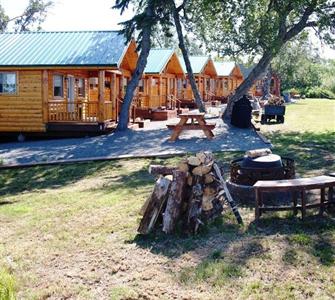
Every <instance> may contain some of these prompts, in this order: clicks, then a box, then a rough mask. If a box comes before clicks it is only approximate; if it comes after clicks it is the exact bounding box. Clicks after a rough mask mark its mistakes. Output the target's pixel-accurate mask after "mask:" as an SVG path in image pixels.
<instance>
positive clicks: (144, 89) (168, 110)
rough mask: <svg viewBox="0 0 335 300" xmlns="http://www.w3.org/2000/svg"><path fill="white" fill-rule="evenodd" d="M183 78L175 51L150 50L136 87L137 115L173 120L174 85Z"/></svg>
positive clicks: (175, 106) (175, 92)
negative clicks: (138, 107) (171, 118)
mask: <svg viewBox="0 0 335 300" xmlns="http://www.w3.org/2000/svg"><path fill="white" fill-rule="evenodd" d="M184 78H185V75H184V71H183V69H182V66H181V63H180V61H179V58H178V56H177V53H176V51H175V49H151V50H150V52H149V56H148V59H147V65H146V67H145V70H144V74H143V77H142V79H141V80H140V82H139V85H138V92H137V95H138V99H139V106H140V109H138V112H137V113H136V115H137V116H141V117H147V118H150V119H153V120H163V119H164V120H165V119H168V118H170V117H176V113H177V111H176V108H177V106H178V104H177V101H178V100H177V81H178V80H183V79H184ZM148 111H150V113H149V112H148ZM150 114H151V115H150Z"/></svg>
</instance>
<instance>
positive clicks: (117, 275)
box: [0, 100, 335, 300]
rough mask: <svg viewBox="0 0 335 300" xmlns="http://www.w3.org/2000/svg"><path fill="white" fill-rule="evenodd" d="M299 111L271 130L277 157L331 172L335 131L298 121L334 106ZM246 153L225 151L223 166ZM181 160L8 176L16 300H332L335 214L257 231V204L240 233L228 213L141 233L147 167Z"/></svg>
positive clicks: (0, 253) (2, 192)
mask: <svg viewBox="0 0 335 300" xmlns="http://www.w3.org/2000/svg"><path fill="white" fill-rule="evenodd" d="M301 103H302V104H304V105H302V104H297V105H291V106H289V107H288V111H287V118H286V124H285V125H270V126H262V132H263V133H264V134H265V135H266V136H267V137H269V138H271V140H272V142H273V144H274V146H275V150H274V152H275V153H279V154H280V155H286V156H290V157H293V158H294V159H295V161H296V167H297V172H298V173H299V174H300V175H306V176H307V175H312V174H325V173H327V172H329V171H334V168H335V166H334V153H335V148H334V139H335V137H334V130H331V128H329V126H327V128H325V127H324V125H322V124H321V123H319V125H316V124H315V122H316V121H317V120H318V119H314V121H315V122H313V119H311V121H308V122H306V123H304V126H300V125H299V124H298V123H299V122H301V121H300V118H298V117H297V115H299V114H302V112H301V109H303V110H304V111H312V110H313V109H315V105H316V104H318V105H319V106H321V108H319V110H320V111H323V110H325V116H326V115H327V112H329V111H332V109H334V107H335V102H331V101H326V100H323V101H319V100H317V101H316V100H312V101H309V100H305V101H303V102H301ZM329 104H332V106H329ZM323 105H326V106H327V109H324V108H323ZM305 106H307V107H305ZM309 106H310V108H308V107H309ZM311 116H314V118H316V116H318V115H317V114H311ZM328 116H329V114H328ZM324 118H326V117H324ZM322 122H323V121H322ZM295 123H296V124H295ZM329 124H330V121H329V118H328V125H329ZM277 126H278V127H277ZM280 126H282V127H280ZM275 127H277V129H276V130H273V128H275ZM281 128H282V130H281ZM288 128H291V129H292V131H289V130H288ZM326 129H327V130H326ZM240 156H241V153H218V154H216V157H217V158H218V159H219V160H221V161H223V162H224V164H225V167H226V169H227V167H228V165H229V162H230V161H231V160H232V159H234V158H237V157H240ZM179 159H180V158H172V159H167V160H153V161H152V160H149V159H135V160H120V161H114V162H99V163H83V164H75V165H60V166H50V167H35V168H25V169H17V170H7V171H1V174H0V228H1V230H0V269H1V270H10V275H9V273H8V272H7V271H6V272H5V271H1V272H2V273H1V272H0V283H2V282H5V284H6V286H8V287H9V288H10V291H13V290H14V285H13V278H15V292H16V296H17V298H18V299H47V298H56V299H59V298H64V299H65V298H70V299H155V298H157V299H171V298H177V299H181V298H190V299H230V298H234V299H267V298H274V299H332V297H333V295H334V294H335V250H334V249H335V222H334V217H335V216H334V214H332V213H331V212H329V213H328V214H326V215H325V217H323V218H318V217H308V218H307V219H306V220H305V221H304V222H302V221H301V220H300V219H299V218H295V217H293V216H292V215H289V214H287V213H278V214H265V215H264V216H263V217H262V219H261V222H260V224H259V225H258V226H256V224H254V223H253V218H254V211H253V208H252V207H243V208H241V214H242V216H243V219H244V223H245V225H243V226H239V225H237V224H236V222H235V219H234V218H233V216H232V214H230V212H229V210H228V209H227V211H226V212H225V214H224V215H223V217H222V218H220V219H217V220H215V222H213V223H212V224H210V225H209V226H207V227H203V228H202V230H201V231H200V234H199V235H197V236H185V235H183V234H182V233H181V232H178V234H177V235H176V236H166V235H164V234H162V233H161V232H160V231H159V230H158V231H157V232H154V233H152V234H150V235H148V236H145V237H143V236H139V235H137V234H136V229H137V226H138V222H139V218H140V216H139V214H138V212H139V209H140V207H141V205H142V204H143V202H144V201H145V199H146V198H147V196H148V195H149V193H150V191H151V189H152V185H153V182H154V178H153V177H152V176H151V175H149V174H148V172H147V169H148V166H149V165H150V164H151V163H155V164H166V165H174V164H175V163H176V162H177V161H178V160H179ZM3 274H4V275H3ZM2 278H4V279H2ZM0 299H1V300H2V298H1V297H0ZM4 299H6V300H7V299H11V298H4Z"/></svg>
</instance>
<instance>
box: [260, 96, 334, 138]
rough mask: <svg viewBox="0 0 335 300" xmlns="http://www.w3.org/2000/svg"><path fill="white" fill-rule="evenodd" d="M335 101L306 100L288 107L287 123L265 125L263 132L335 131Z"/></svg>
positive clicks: (316, 132)
mask: <svg viewBox="0 0 335 300" xmlns="http://www.w3.org/2000/svg"><path fill="white" fill-rule="evenodd" d="M334 103H335V100H326V99H305V100H298V102H297V103H294V104H289V105H287V106H286V113H285V122H284V124H279V125H264V126H262V130H266V131H269V132H271V131H280V132H281V133H283V132H299V133H303V132H312V133H314V134H318V133H324V132H327V131H330V132H334V131H335V104H334Z"/></svg>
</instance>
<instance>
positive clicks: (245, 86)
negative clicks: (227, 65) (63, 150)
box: [224, 51, 274, 120]
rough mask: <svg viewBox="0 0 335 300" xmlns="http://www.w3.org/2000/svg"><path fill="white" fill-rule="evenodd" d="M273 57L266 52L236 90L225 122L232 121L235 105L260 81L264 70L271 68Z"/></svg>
mask: <svg viewBox="0 0 335 300" xmlns="http://www.w3.org/2000/svg"><path fill="white" fill-rule="evenodd" d="M273 56H274V55H273V53H271V52H270V51H267V52H265V53H264V55H263V56H262V58H261V59H260V61H259V62H258V64H257V65H256V66H255V67H254V68H253V70H252V71H251V72H250V74H249V76H248V77H247V78H245V79H244V81H243V82H242V84H241V85H240V86H239V87H238V88H237V89H236V91H235V94H234V95H233V96H232V97H231V98H230V99H229V101H228V104H227V109H226V111H225V113H224V119H225V120H229V119H230V117H231V114H232V111H233V106H234V103H235V102H237V101H238V100H240V98H241V97H242V96H243V95H245V94H247V93H248V91H249V90H250V88H251V87H252V86H253V84H254V83H255V81H256V80H258V79H260V77H261V76H262V74H263V73H264V70H265V69H266V68H267V67H268V66H269V64H270V62H271V60H272V58H273Z"/></svg>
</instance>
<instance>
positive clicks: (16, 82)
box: [0, 71, 19, 96]
mask: <svg viewBox="0 0 335 300" xmlns="http://www.w3.org/2000/svg"><path fill="white" fill-rule="evenodd" d="M0 74H14V75H15V92H14V93H9V92H4V91H2V92H0V96H17V94H18V82H19V81H18V72H13V71H0Z"/></svg>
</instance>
